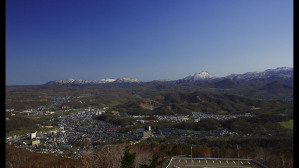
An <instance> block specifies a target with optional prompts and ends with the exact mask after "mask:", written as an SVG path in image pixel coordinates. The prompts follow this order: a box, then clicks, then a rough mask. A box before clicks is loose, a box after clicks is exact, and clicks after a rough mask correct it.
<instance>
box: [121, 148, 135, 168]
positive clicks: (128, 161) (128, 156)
mask: <svg viewBox="0 0 299 168" xmlns="http://www.w3.org/2000/svg"><path fill="white" fill-rule="evenodd" d="M135 157H136V153H130V148H129V146H126V147H125V149H124V156H123V157H122V160H121V168H133V167H134V162H135Z"/></svg>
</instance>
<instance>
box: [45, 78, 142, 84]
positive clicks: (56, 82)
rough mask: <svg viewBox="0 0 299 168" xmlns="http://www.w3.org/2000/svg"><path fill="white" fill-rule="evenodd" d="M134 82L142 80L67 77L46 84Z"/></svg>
mask: <svg viewBox="0 0 299 168" xmlns="http://www.w3.org/2000/svg"><path fill="white" fill-rule="evenodd" d="M132 82H140V81H139V80H138V79H136V78H118V79H113V78H105V79H100V80H92V81H90V80H80V79H73V78H69V79H65V80H56V81H50V82H48V83H46V84H62V85H63V84H73V85H85V84H105V83H132Z"/></svg>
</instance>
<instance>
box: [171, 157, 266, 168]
mask: <svg viewBox="0 0 299 168" xmlns="http://www.w3.org/2000/svg"><path fill="white" fill-rule="evenodd" d="M223 167H231V168H234V167H235V168H237V167H240V168H262V167H266V166H264V165H262V164H259V163H258V162H256V161H254V160H252V159H225V158H172V159H171V161H170V163H169V164H168V166H167V168H223Z"/></svg>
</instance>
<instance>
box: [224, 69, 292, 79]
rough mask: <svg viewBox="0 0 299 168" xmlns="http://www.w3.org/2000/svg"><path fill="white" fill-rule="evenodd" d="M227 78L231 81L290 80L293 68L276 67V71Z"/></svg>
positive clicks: (269, 70) (233, 75)
mask: <svg viewBox="0 0 299 168" xmlns="http://www.w3.org/2000/svg"><path fill="white" fill-rule="evenodd" d="M227 78H230V79H232V80H252V79H263V78H264V79H265V78H281V79H292V78H293V68H289V67H278V68H276V69H267V70H265V71H256V72H247V73H244V74H231V75H228V76H227Z"/></svg>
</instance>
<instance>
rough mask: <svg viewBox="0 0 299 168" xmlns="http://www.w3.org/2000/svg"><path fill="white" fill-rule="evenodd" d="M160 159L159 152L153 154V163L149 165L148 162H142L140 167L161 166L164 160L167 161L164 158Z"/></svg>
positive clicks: (153, 167)
mask: <svg viewBox="0 0 299 168" xmlns="http://www.w3.org/2000/svg"><path fill="white" fill-rule="evenodd" d="M158 160H159V155H157V154H154V155H153V156H152V160H150V161H151V163H150V164H149V165H146V164H141V165H140V168H158V167H159V166H161V165H162V164H163V162H164V161H165V160H164V159H162V160H161V161H158Z"/></svg>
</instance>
